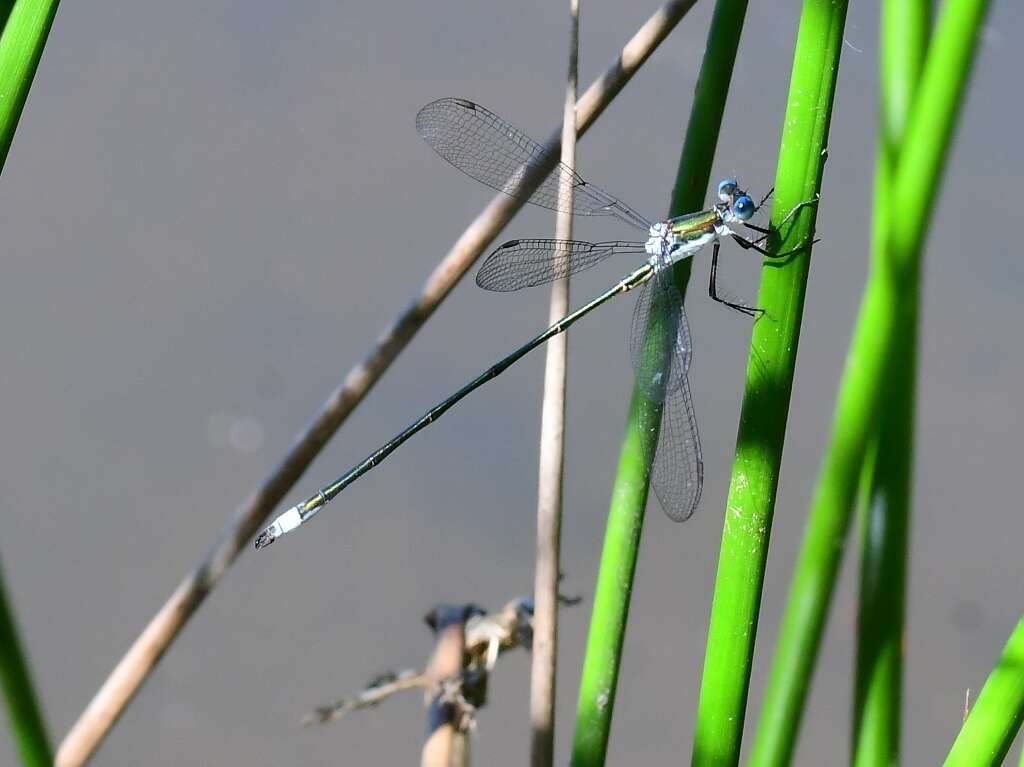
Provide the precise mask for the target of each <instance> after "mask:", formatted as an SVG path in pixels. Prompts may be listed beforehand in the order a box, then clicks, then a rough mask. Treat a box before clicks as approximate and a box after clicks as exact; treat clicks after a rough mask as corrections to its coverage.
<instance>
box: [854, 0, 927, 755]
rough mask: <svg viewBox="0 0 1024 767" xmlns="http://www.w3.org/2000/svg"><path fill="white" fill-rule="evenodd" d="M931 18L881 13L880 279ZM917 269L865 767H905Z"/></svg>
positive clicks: (866, 661) (863, 735)
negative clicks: (900, 765) (901, 764)
mask: <svg viewBox="0 0 1024 767" xmlns="http://www.w3.org/2000/svg"><path fill="white" fill-rule="evenodd" d="M930 10H931V9H930V3H928V2H927V0H888V1H887V2H885V3H884V4H883V6H882V28H881V34H880V38H881V41H882V45H881V61H880V70H881V77H880V85H881V103H880V108H881V119H880V121H879V148H878V160H877V163H876V170H875V194H874V216H873V217H874V226H873V229H872V263H873V265H874V266H873V270H872V273H873V274H877V275H878V276H879V278H880V279H885V278H886V277H895V276H897V273H896V271H895V270H892V269H888V268H886V259H887V258H888V251H887V250H886V248H885V244H886V236H887V231H888V227H889V226H891V225H892V223H893V222H892V221H891V218H890V214H891V211H892V207H891V204H890V200H889V194H888V193H889V188H890V186H891V184H892V182H893V179H894V177H895V171H896V168H897V165H898V162H899V152H900V148H901V144H902V141H903V134H904V132H905V130H906V125H907V122H908V120H909V118H910V109H911V104H912V102H913V97H914V93H915V91H916V88H917V83H918V78H919V76H920V73H921V67H922V66H923V64H924V56H925V49H926V46H927V41H928V32H929V28H928V25H929V17H930ZM920 271H921V269H920V260H916V261H915V263H914V264H913V265H911V267H910V268H908V270H907V273H906V274H902V275H899V276H900V277H902V278H903V279H904V282H903V283H902V285H893V286H891V288H890V289H889V290H888V291H886V293H887V295H890V296H901V298H900V305H899V306H897V307H893V309H892V311H893V316H894V317H895V318H896V320H897V325H896V326H895V327H894V328H893V331H894V333H895V334H896V336H897V337H898V339H899V341H898V346H899V347H900V349H901V353H900V354H898V355H897V356H896V357H895V358H894V359H893V360H892V361H891V363H890V365H889V372H888V389H889V391H888V394H887V396H886V397H885V399H884V400H883V402H882V410H881V412H880V414H879V419H878V424H877V429H878V430H877V433H876V434H874V435H873V436H872V438H871V441H872V444H871V447H870V460H868V461H865V463H864V471H863V475H862V489H863V493H862V503H861V577H860V612H859V620H858V624H857V629H858V631H857V661H856V671H855V674H854V687H855V690H854V721H853V735H852V737H851V743H852V745H853V756H852V759H851V761H852V762H853V763H854V764H856V765H863V767H868V766H869V765H875V764H895V763H897V762H898V761H899V745H900V703H901V700H902V694H901V693H902V673H903V630H904V613H905V594H906V577H907V545H908V544H907V540H908V535H909V524H910V488H911V478H912V476H913V436H914V401H915V396H914V382H915V380H916V369H917V328H918V306H919V298H918V297H919V292H920V289H919V285H920Z"/></svg>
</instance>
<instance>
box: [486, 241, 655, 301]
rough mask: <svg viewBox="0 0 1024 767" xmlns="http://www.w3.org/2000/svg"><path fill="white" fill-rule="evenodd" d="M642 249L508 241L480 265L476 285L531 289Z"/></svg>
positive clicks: (627, 244) (503, 289) (630, 244)
mask: <svg viewBox="0 0 1024 767" xmlns="http://www.w3.org/2000/svg"><path fill="white" fill-rule="evenodd" d="M643 252H644V245H643V243H642V242H621V241H618V240H616V241H614V242H582V241H580V240H550V239H529V240H510V241H508V242H506V243H505V244H504V245H502V246H501V247H500V248H498V249H497V250H495V251H494V252H493V253H491V255H489V256H488V257H487V260H486V261H484V262H483V264H481V265H480V269H479V270H478V271H477V273H476V284H477V285H479V286H480V287H481V288H484V289H485V290H495V291H500V292H507V291H511V290H519V289H520V288H531V287H534V286H536V285H545V284H547V283H549V282H554V281H555V280H557V279H561V278H562V277H566V276H568V275H570V274H576V273H577V272H582V271H583V270H584V269H589V268H590V267H592V266H595V265H597V264H599V263H601V262H602V261H604V260H605V259H606V258H609V257H611V256H614V255H617V254H620V253H632V254H636V253H643Z"/></svg>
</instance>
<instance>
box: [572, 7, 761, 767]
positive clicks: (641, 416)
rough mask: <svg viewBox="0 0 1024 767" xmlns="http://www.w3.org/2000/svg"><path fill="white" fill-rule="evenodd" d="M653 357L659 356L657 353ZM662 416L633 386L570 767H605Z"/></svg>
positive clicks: (679, 193)
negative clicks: (653, 458)
mask: <svg viewBox="0 0 1024 767" xmlns="http://www.w3.org/2000/svg"><path fill="white" fill-rule="evenodd" d="M746 8H747V3H746V2H745V0H743V1H740V0H718V2H717V3H716V5H715V11H714V17H713V19H712V22H711V29H710V31H709V32H708V43H707V47H706V49H705V54H704V62H703V64H702V66H701V71H700V76H699V78H698V81H697V91H696V95H695V97H694V103H693V108H692V109H691V112H690V120H689V123H688V125H687V130H686V139H685V141H684V145H683V152H682V156H681V158H680V162H679V171H678V174H677V176H676V183H675V187H674V192H673V196H672V204H671V210H670V215H679V214H682V213H685V212H689V211H692V210H697V209H700V208H701V207H702V206H703V202H704V200H703V197H704V193H705V191H706V188H707V182H708V177H709V176H710V174H711V163H712V160H713V158H714V150H715V145H716V143H717V141H718V131H719V127H720V125H721V120H722V114H723V113H724V111H725V100H726V95H727V94H728V91H729V80H730V77H731V75H732V68H733V63H734V61H735V59H736V49H737V46H738V45H739V38H740V33H741V31H742V29H743V19H744V16H745V14H746ZM689 275H690V261H689V260H686V261H684V262H683V264H681V265H678V266H677V267H676V269H675V279H676V284H677V285H678V286H679V288H680V291H681V292H683V293H684V294H685V289H686V284H687V282H688V280H689ZM652 324H655V325H656V324H657V323H652ZM664 330H665V328H664V327H660V326H659V332H661V331H664ZM652 346H656V345H652ZM653 353H658V352H657V350H655V351H654V352H653ZM660 417H661V408H660V406H659V405H658V404H655V403H652V402H650V401H649V400H648V399H647V398H646V397H644V395H643V393H642V392H641V391H640V390H639V389H636V388H634V391H633V396H632V400H631V402H630V407H629V416H628V419H627V424H626V434H625V437H624V439H623V443H622V451H621V455H620V458H619V468H618V473H617V475H616V478H615V485H614V489H613V491H612V500H611V508H610V511H609V515H608V527H607V530H606V532H605V542H604V549H603V551H602V555H601V566H600V571H599V573H598V579H597V588H596V591H595V595H594V610H593V613H592V615H591V619H590V634H589V636H588V640H587V654H586V658H585V660H584V664H583V675H582V679H581V681H580V695H579V703H578V707H577V714H576V733H575V738H574V740H573V752H572V765H573V767H597V766H598V765H602V764H604V759H605V753H606V751H607V748H608V736H609V731H610V728H611V719H612V711H613V708H614V702H615V689H616V683H617V680H618V672H619V664H620V660H621V657H622V646H623V642H624V641H625V631H626V623H627V619H628V614H629V600H630V596H631V594H632V588H633V573H634V571H635V568H636V559H637V554H638V551H639V547H640V534H641V531H642V528H643V518H644V509H645V507H646V505H647V490H648V478H649V473H650V459H651V457H653V455H654V452H655V451H654V447H655V446H656V444H657V439H658V429H657V426H655V428H653V429H652V428H649V425H650V424H655V425H657V424H660ZM645 456H646V458H645Z"/></svg>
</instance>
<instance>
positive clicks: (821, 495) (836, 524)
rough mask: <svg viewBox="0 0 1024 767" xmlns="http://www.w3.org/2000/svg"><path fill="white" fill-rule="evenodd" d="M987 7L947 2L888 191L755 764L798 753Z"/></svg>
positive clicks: (974, 1)
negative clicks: (886, 223)
mask: <svg viewBox="0 0 1024 767" xmlns="http://www.w3.org/2000/svg"><path fill="white" fill-rule="evenodd" d="M987 5H988V2H987V0H948V2H947V3H946V4H945V6H944V7H943V11H942V16H941V18H940V20H939V24H938V26H937V28H936V31H935V33H934V36H933V38H932V42H931V44H930V47H929V51H928V56H927V59H926V61H925V65H924V69H923V72H922V75H921V82H920V86H919V89H918V92H917V94H916V96H915V97H914V105H913V109H912V111H911V115H910V120H909V123H908V125H907V129H906V133H905V140H904V143H903V148H902V151H901V152H900V156H899V167H898V169H897V170H896V173H895V177H894V179H893V182H892V184H891V186H890V189H889V193H888V194H889V208H890V210H893V211H899V214H900V220H899V224H900V225H899V226H898V227H897V226H891V227H887V231H886V234H885V241H886V247H885V250H886V251H887V254H888V255H887V257H886V259H885V262H884V266H883V267H882V268H883V269H884V270H886V271H890V272H891V274H888V275H885V276H884V277H877V276H876V274H875V273H874V271H873V273H872V275H871V277H870V278H869V281H868V285H867V288H866V290H865V294H864V299H863V303H862V305H861V310H860V315H859V317H858V324H857V329H856V331H855V333H854V338H853V341H852V343H851V347H850V352H849V354H848V357H847V361H846V369H845V371H844V373H843V379H842V382H841V383H840V388H839V394H838V396H837V403H836V412H835V416H834V420H833V426H832V438H831V441H830V444H829V446H828V448H827V450H826V453H825V459H824V463H823V466H822V469H821V474H820V476H819V478H818V485H817V487H816V489H815V494H814V499H813V501H812V505H811V514H810V519H809V520H808V525H807V529H806V531H805V534H804V542H803V547H802V550H801V553H800V557H799V559H798V562H797V567H796V572H795V574H794V577H793V583H792V586H791V587H790V594H789V599H788V603H787V606H786V612H785V615H784V618H783V624H782V630H781V634H780V637H779V643H778V647H777V648H776V652H775V658H774V660H773V664H772V669H771V674H770V677H769V681H768V689H767V692H766V694H765V701H764V706H763V707H762V712H761V722H760V724H759V727H758V733H757V738H756V741H755V744H754V755H753V758H752V760H751V764H752V765H755V767H764V766H765V765H785V764H788V763H789V762H790V759H791V757H792V753H793V748H794V745H795V741H796V734H797V731H798V729H799V726H800V719H801V715H802V711H803V707H804V703H805V701H806V697H807V691H808V688H809V686H810V678H811V671H812V669H813V667H814V662H815V659H816V657H817V652H818V647H819V645H820V641H821V635H822V631H823V629H824V625H825V619H826V617H827V615H828V607H829V604H830V602H831V598H832V591H833V588H834V586H835V580H836V573H837V571H838V568H839V563H840V560H841V557H842V550H843V546H844V543H845V540H846V533H847V530H848V528H849V522H850V516H851V512H852V509H853V506H854V499H855V497H856V495H857V490H858V483H859V481H860V476H861V469H862V464H863V460H864V457H865V454H866V451H867V448H868V446H869V442H870V438H871V435H872V434H874V433H875V428H876V425H877V421H876V418H875V416H876V414H877V413H878V412H879V409H880V403H881V400H882V397H883V394H884V395H885V396H888V387H887V382H888V372H889V365H891V364H892V360H893V359H894V358H895V355H896V354H897V353H898V352H899V348H898V346H897V343H898V335H897V333H896V328H897V327H899V326H900V325H901V323H900V320H899V318H898V315H899V313H900V312H902V311H905V310H906V309H905V304H904V302H903V300H902V299H903V298H904V297H903V295H902V286H904V285H906V284H908V280H909V278H908V277H907V276H906V275H908V274H913V273H914V272H915V271H916V270H917V269H918V268H919V267H918V265H917V261H918V260H919V258H920V252H921V246H922V243H923V242H924V236H925V233H926V231H927V228H928V224H929V222H930V219H931V214H932V210H933V206H934V201H935V196H936V194H937V192H938V186H939V181H940V179H941V175H942V170H943V168H944V166H945V161H946V157H947V155H948V150H949V145H950V139H951V136H952V132H953V127H954V124H955V119H956V117H957V115H958V114H959V111H960V103H961V99H962V95H963V91H964V86H965V83H966V80H967V74H968V72H969V70H970V65H971V62H972V60H973V56H974V51H975V47H976V41H977V33H978V29H979V25H980V23H981V20H982V19H983V17H984V13H985V10H986V9H987ZM893 291H897V292H896V293H894V292H893ZM910 300H911V301H912V300H913V299H912V298H911V299H910ZM915 311H916V310H915Z"/></svg>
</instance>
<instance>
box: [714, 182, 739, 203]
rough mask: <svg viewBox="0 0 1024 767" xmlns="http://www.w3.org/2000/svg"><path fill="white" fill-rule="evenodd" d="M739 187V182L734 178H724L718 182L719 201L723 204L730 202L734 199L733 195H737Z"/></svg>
mask: <svg viewBox="0 0 1024 767" xmlns="http://www.w3.org/2000/svg"><path fill="white" fill-rule="evenodd" d="M738 186H739V182H738V181H737V180H736V179H734V178H723V179H722V180H721V181H719V182H718V199H719V200H721V201H722V202H729V200H731V199H732V196H733V194H735V193H736V189H737V187H738Z"/></svg>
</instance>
